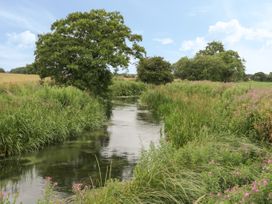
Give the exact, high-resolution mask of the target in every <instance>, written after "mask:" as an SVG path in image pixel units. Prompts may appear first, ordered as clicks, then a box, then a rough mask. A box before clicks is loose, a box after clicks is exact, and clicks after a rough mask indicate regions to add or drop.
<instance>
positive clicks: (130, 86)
mask: <svg viewBox="0 0 272 204" xmlns="http://www.w3.org/2000/svg"><path fill="white" fill-rule="evenodd" d="M145 90H146V85H145V84H144V83H142V82H137V81H132V80H131V81H129V80H122V79H115V80H113V84H112V85H111V86H110V91H111V93H112V96H113V97H131V96H139V95H140V94H141V93H142V92H144V91H145Z"/></svg>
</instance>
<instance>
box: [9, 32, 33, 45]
mask: <svg viewBox="0 0 272 204" xmlns="http://www.w3.org/2000/svg"><path fill="white" fill-rule="evenodd" d="M7 37H8V43H10V44H14V45H16V46H19V47H21V48H26V47H34V45H35V42H36V35H35V34H34V33H32V32H30V31H29V30H27V31H24V32H22V33H8V34H7Z"/></svg>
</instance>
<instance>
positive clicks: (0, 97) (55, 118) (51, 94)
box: [0, 84, 105, 156]
mask: <svg viewBox="0 0 272 204" xmlns="http://www.w3.org/2000/svg"><path fill="white" fill-rule="evenodd" d="M104 121H105V114H104V108H103V106H102V105H100V103H99V101H98V100H97V99H95V98H93V97H91V96H89V95H88V94H86V93H84V92H82V91H80V90H78V89H76V88H73V87H66V88H65V87H54V86H53V87H52V86H41V85H22V84H21V85H10V84H9V85H5V86H4V85H2V86H1V87H0V154H1V155H2V156H3V155H4V156H10V155H14V154H21V153H24V152H31V151H35V150H39V149H42V148H43V147H45V146H48V145H49V144H54V143H60V142H63V141H65V140H67V139H71V138H73V137H77V136H78V135H79V134H81V133H82V132H83V131H84V130H86V129H94V128H98V127H100V126H101V125H103V122H104Z"/></svg>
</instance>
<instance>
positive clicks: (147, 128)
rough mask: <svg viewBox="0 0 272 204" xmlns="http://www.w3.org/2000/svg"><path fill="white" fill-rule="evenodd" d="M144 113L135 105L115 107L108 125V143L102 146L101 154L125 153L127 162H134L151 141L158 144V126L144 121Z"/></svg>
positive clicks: (109, 155) (121, 154) (108, 155)
mask: <svg viewBox="0 0 272 204" xmlns="http://www.w3.org/2000/svg"><path fill="white" fill-rule="evenodd" d="M144 114H145V115H147V114H148V112H146V111H141V110H138V109H137V106H136V105H128V106H125V107H124V106H119V107H116V108H115V109H114V113H113V116H112V118H111V123H110V125H109V126H108V132H109V135H110V138H109V144H108V145H107V146H106V147H104V148H102V155H103V156H106V157H111V156H112V155H113V154H114V155H117V156H123V155H126V157H127V159H128V161H129V162H134V161H135V159H137V158H138V157H139V155H140V153H141V151H142V150H146V149H147V148H148V147H149V145H150V143H151V142H153V143H155V144H158V142H159V138H160V128H159V126H158V125H157V124H152V123H150V122H147V121H144V120H143V119H144V117H143V115H144ZM139 115H141V116H140V117H139Z"/></svg>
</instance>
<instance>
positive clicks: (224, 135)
mask: <svg viewBox="0 0 272 204" xmlns="http://www.w3.org/2000/svg"><path fill="white" fill-rule="evenodd" d="M269 86H270V84H267V85H266V86H264V85H263V84H262V85H260V84H259V83H240V84H239V83H228V84H223V83H211V82H175V83H172V84H169V85H166V86H159V87H156V88H153V89H149V90H148V91H147V92H145V93H144V94H143V95H142V97H141V100H142V103H144V104H146V105H148V106H149V108H150V109H151V110H152V111H154V112H155V113H156V114H158V115H160V116H161V118H162V120H163V121H164V122H165V139H164V141H163V142H162V144H161V146H160V148H157V149H156V148H154V147H153V148H151V150H149V151H148V152H146V153H144V154H143V156H142V158H141V160H140V162H139V163H138V165H137V166H136V169H135V170H134V176H133V178H132V179H131V180H130V181H127V182H119V181H114V180H110V181H108V183H107V184H106V186H105V187H104V188H99V189H94V190H91V191H87V192H85V193H84V201H83V203H99V204H100V203H129V204H130V203H145V204H151V203H232V202H229V200H230V199H232V201H233V202H235V203H252V202H254V203H270V202H272V194H271V186H272V177H271V176H272V172H271V163H272V154H271V150H270V147H271V144H270V142H271V135H272V129H271V124H272V123H271V117H272V109H271V107H272V100H271V97H272V91H271V89H270V88H269ZM269 193H270V194H269ZM262 196H266V197H262Z"/></svg>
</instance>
